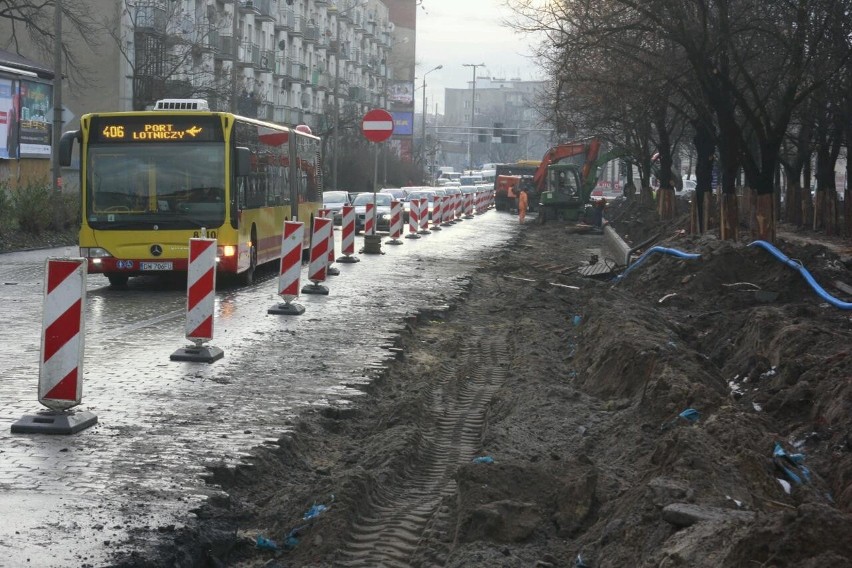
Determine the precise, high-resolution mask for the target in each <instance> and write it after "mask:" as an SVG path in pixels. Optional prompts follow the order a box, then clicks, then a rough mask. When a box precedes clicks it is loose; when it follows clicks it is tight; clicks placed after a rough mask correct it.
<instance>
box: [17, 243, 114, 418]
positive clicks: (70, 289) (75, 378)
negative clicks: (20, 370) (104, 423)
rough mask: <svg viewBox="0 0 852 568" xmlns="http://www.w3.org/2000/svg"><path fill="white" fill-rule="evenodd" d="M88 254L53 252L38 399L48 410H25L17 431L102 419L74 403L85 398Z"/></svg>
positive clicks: (47, 272)
mask: <svg viewBox="0 0 852 568" xmlns="http://www.w3.org/2000/svg"><path fill="white" fill-rule="evenodd" d="M86 263H87V261H86V259H83V258H64V259H60V258H49V259H47V261H46V263H45V278H44V300H43V305H44V308H43V312H42V324H41V353H40V357H39V376H38V401H39V403H41V404H42V405H44V406H45V407H47V408H48V409H49V410H48V411H41V412H38V413H36V414H26V415H24V416H23V417H22V418H21V419H20V420H18V421H17V422H15V423H14V424H12V433H13V434H38V433H41V434H73V433H75V432H79V431H80V430H82V429H84V428H88V427H89V426H91V425H92V424H96V423H97V421H98V418H97V416H95V415H94V414H92V413H91V412H77V411H70V410H69V409H71V408H73V407H75V406H77V405H79V404H80V402H81V401H82V399H83V347H84V339H85V337H84V336H85V320H84V313H85V310H86Z"/></svg>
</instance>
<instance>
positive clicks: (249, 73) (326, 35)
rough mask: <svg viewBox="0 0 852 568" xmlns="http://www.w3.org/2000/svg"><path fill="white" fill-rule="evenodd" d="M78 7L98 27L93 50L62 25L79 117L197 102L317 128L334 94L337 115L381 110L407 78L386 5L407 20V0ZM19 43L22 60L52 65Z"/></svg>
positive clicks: (94, 2) (92, 1)
mask: <svg viewBox="0 0 852 568" xmlns="http://www.w3.org/2000/svg"><path fill="white" fill-rule="evenodd" d="M84 2H85V3H86V4H87V5H88V6H89V8H90V13H91V14H93V16H92V17H93V19H94V20H95V21H96V23H97V26H98V28H99V29H100V33H99V36H100V37H98V45H97V46H96V47H95V48H93V49H89V48H88V47H87V46H86V45H85V44H84V42H82V41H80V38H79V37H74V33H75V32H74V30H73V28H71V27H70V26H67V25H66V27H65V28H64V31H63V39H64V40H65V43H66V44H67V45H69V46H71V47H72V49H74V50H75V57H76V59H77V61H78V63H79V66H80V68H81V70H82V73H81V74H79V75H78V76H77V77H76V79H77V80H76V81H66V84H65V88H64V93H63V94H64V97H63V102H64V103H65V106H67V107H68V108H70V109H71V110H72V111H73V113H74V114H75V115H76V116H77V117H79V116H81V115H82V114H85V113H87V112H94V111H110V110H131V109H144V108H149V107H150V106H151V105H152V104H153V103H154V101H156V100H157V99H159V98H164V97H198V98H205V99H208V101H209V103H210V106H211V108H212V109H214V110H235V111H237V112H240V113H242V114H245V115H248V116H253V117H257V118H261V119H264V120H270V121H274V122H278V123H282V124H288V125H298V124H307V125H309V126H311V128H312V129H316V130H320V131H322V130H325V129H327V128H328V127H329V124H330V123H329V120H330V112H331V110H332V109H333V108H334V100H335V96H336V97H338V102H339V103H340V107H341V108H344V107H346V108H350V109H351V110H353V111H356V112H360V111H364V112H366V110H367V109H369V108H375V107H385V106H387V93H388V84H389V82H391V81H394V80H395V77H394V72H395V70H396V69H402V70H403V72H404V74H406V75H407V74H409V73H408V72H407V69H406V68H407V67H408V68H410V70H411V71H410V74H411V75H412V76H413V69H414V57H413V53H411V56H410V58H409V59H410V61H405V62H402V63H400V62H399V61H398V60H397V61H396V63H392V62H391V60H392V56H393V50H392V47H393V45H394V41H395V40H394V37H395V33H394V32H395V24H394V23H393V22H392V21H391V19H390V18H389V12H388V6H387V2H392V3H394V4H411V11H414V4H415V0H386V1H382V0H236V1H234V0H84ZM8 30H9V24H8V21H5V20H2V19H0V37H4V36H6V37H11V34H10V33H9V34H7V33H5V32H7V31H8ZM18 39H19V40H21V39H23V40H24V41H23V43H19V46H20V48H21V51H22V55H25V56H27V57H29V58H31V59H33V60H35V61H40V62H42V63H43V64H44V65H45V66H46V67H51V66H52V61H45V59H46V56H45V55H44V54H43V53H38V52H37V50H36V49H35V48H34V47H33V46H28V45H27V43H26V38H20V35H19V38H18ZM3 48H6V49H9V48H10V46H8V45H0V49H3ZM47 58H49V56H47ZM232 71H235V73H232ZM74 126H75V124H74V123H71V124H68V125H66V128H70V127H74Z"/></svg>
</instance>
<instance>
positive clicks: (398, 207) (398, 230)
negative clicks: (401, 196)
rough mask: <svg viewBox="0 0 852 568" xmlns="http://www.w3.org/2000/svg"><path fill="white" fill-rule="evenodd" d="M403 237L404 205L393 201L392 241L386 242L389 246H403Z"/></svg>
mask: <svg viewBox="0 0 852 568" xmlns="http://www.w3.org/2000/svg"><path fill="white" fill-rule="evenodd" d="M401 235H402V203H400V202H399V201H397V200H396V199H393V200H391V220H390V237H391V240H389V241H386V242H385V244H388V245H401V244H402V241H401V240H399V237H400V236H401Z"/></svg>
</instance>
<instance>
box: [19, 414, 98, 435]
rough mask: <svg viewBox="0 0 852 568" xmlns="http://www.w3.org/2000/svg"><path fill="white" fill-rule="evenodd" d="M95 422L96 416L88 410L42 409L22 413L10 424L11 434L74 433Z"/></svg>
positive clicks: (96, 420)
mask: <svg viewBox="0 0 852 568" xmlns="http://www.w3.org/2000/svg"><path fill="white" fill-rule="evenodd" d="M97 422H98V417H97V416H95V415H94V413H92V412H89V411H88V410H85V411H82V412H78V411H76V410H66V411H58V410H42V411H39V412H37V413H36V414H24V416H23V417H21V419H20V420H18V421H17V422H15V423H13V424H12V434H76V433H77V432H79V431H80V430H85V429H86V428H88V427H89V426H93V425H94V424H97Z"/></svg>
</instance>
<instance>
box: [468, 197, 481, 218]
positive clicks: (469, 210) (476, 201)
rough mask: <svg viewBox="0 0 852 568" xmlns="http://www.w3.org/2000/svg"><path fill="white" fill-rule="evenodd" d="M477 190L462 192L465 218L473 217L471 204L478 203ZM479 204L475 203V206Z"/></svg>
mask: <svg viewBox="0 0 852 568" xmlns="http://www.w3.org/2000/svg"><path fill="white" fill-rule="evenodd" d="M478 198H479V192H476V193H465V194H464V217H465V219H473V205H474V203H478ZM478 207H479V206H478V205H477V208H478Z"/></svg>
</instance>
